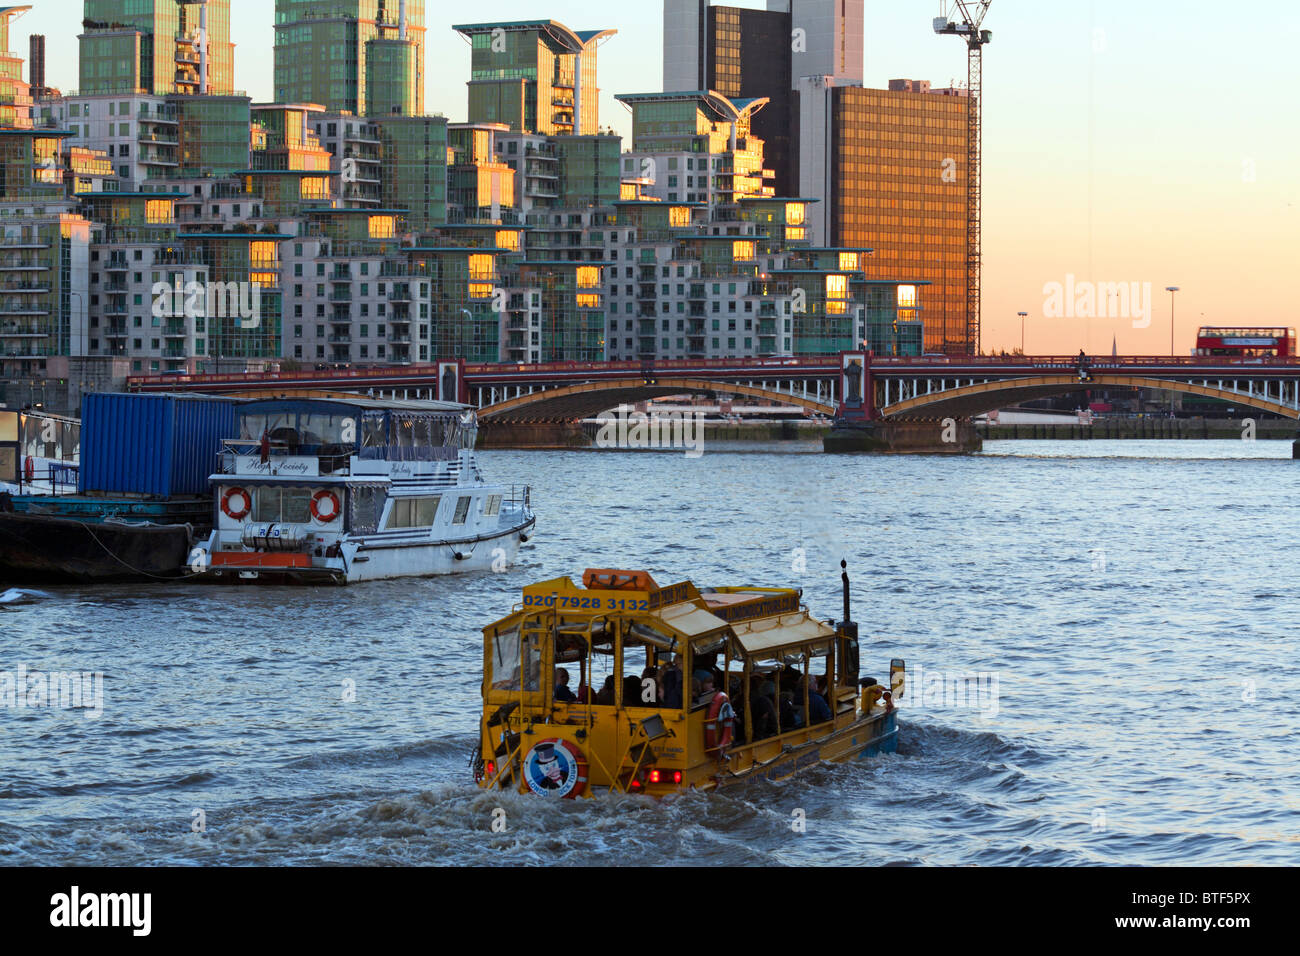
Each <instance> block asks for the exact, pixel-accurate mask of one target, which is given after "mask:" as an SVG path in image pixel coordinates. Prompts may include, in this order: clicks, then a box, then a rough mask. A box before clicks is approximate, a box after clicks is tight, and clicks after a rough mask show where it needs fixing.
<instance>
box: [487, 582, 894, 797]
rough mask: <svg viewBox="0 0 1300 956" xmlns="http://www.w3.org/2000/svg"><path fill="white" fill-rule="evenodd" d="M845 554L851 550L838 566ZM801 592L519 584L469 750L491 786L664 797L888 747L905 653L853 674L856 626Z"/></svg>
mask: <svg viewBox="0 0 1300 956" xmlns="http://www.w3.org/2000/svg"><path fill="white" fill-rule="evenodd" d="M841 566H843V562H841ZM841 577H842V580H843V585H844V620H843V621H841V622H840V623H839V624H834V623H828V622H823V621H819V620H818V619H817V618H815V617H813V616H812V615H811V614H810V613H809V612H808V609H807V608H806V607H804V606H803V605H802V604H801V597H802V592H801V591H799V590H795V589H791V588H753V587H745V588H716V589H703V590H702V589H699V588H696V587H695V585H693V584H692V583H691V582H689V581H683V582H681V583H680V584H673V585H669V586H667V587H660V586H659V585H658V584H656V583H655V582H654V581H653V580H652V579H651V577H650V575H648V574H647V573H645V572H644V571H606V570H588V571H586V572H585V573H584V574H583V576H582V586H579V585H577V584H575V583H574V582H573V581H572V580H570V579H569V578H567V577H561V578H556V579H554V580H551V581H543V582H541V583H540V584H533V585H530V586H528V587H526V588H524V593H523V601H522V603H521V604H519V605H517V606H516V607H515V608H514V610H513V611H512V612H511V613H510V614H509V615H508V616H507V617H504V618H502V619H501V620H499V621H497V622H496V623H494V624H492V625H490V626H488V627H486V628H484V631H483V636H484V642H483V650H484V653H483V715H482V718H481V721H480V728H479V730H480V734H479V737H480V739H479V745H478V747H477V748H476V749H475V752H474V754H473V756H472V761H471V762H472V766H473V769H474V778H475V780H476V781H477V782H478V784H479V785H480V786H482V787H486V788H501V789H505V788H514V789H516V790H518V791H519V792H521V793H526V792H528V791H532V792H533V793H537V794H541V795H544V796H553V797H569V798H572V797H577V796H581V795H590V794H591V793H592V791H593V790H594V789H596V788H608V789H610V790H614V791H619V792H625V793H649V794H655V795H660V794H665V793H671V792H674V791H678V790H684V789H689V788H696V789H706V790H707V789H712V788H714V787H723V786H728V785H731V784H736V783H740V782H742V781H744V780H750V779H753V778H756V777H764V778H769V779H780V778H783V777H789V776H791V775H793V774H795V773H798V772H799V771H801V770H805V769H808V768H810V767H814V766H816V765H817V764H818V763H820V762H821V761H840V760H848V759H851V758H858V757H870V756H874V755H876V754H879V753H892V752H893V751H894V750H895V749H896V748H897V742H898V725H897V710H896V709H895V704H894V700H895V699H896V698H899V697H901V695H902V693H903V683H904V665H903V662H902V661H901V660H894V661H892V662H891V663H890V667H889V683H888V686H886V685H883V684H880V683H878V682H877V681H876V680H875V679H874V678H866V679H860V678H859V676H858V628H857V625H856V624H854V623H853V622H852V620H851V619H850V614H849V579H848V573H847V572H844V573H843V574H842V575H841Z"/></svg>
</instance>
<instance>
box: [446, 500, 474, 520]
mask: <svg viewBox="0 0 1300 956" xmlns="http://www.w3.org/2000/svg"><path fill="white" fill-rule="evenodd" d="M470 500H471V499H470V497H469V496H468V495H466V496H465V497H464V498H457V499H456V514H455V516H454V517H453V518H452V519H451V523H452V524H464V523H465V516H466V515H467V514H469V503H470Z"/></svg>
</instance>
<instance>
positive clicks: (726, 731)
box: [704, 693, 736, 753]
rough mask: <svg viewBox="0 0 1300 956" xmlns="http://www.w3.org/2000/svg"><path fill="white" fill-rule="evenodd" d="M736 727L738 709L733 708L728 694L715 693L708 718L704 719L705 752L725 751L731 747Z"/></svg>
mask: <svg viewBox="0 0 1300 956" xmlns="http://www.w3.org/2000/svg"><path fill="white" fill-rule="evenodd" d="M735 729H736V711H735V710H734V709H733V708H732V706H731V701H729V700H728V699H727V695H726V694H723V693H717V694H714V695H713V702H712V703H710V704H709V716H708V719H707V720H705V721H704V751H705V753H712V752H713V751H715V750H717V751H723V750H726V749H727V748H728V747H730V746H731V738H732V737H733V736H734V735H735Z"/></svg>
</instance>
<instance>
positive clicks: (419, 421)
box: [234, 398, 477, 461]
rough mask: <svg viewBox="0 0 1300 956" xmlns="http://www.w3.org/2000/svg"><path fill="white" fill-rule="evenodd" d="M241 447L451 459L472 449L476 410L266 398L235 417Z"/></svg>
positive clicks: (454, 406)
mask: <svg viewBox="0 0 1300 956" xmlns="http://www.w3.org/2000/svg"><path fill="white" fill-rule="evenodd" d="M235 414H236V416H237V417H238V421H239V429H238V435H236V436H234V437H236V438H238V439H239V440H240V441H243V442H255V441H259V440H261V439H262V438H263V437H265V438H266V439H268V440H269V441H271V442H272V443H275V445H276V448H277V449H278V448H280V447H283V449H284V450H286V451H287V452H288V453H289V454H291V455H317V454H324V453H327V452H328V453H331V454H355V455H359V456H360V457H361V458H367V459H388V460H392V461H408V460H410V461H418V460H438V459H453V458H455V457H456V455H457V451H458V450H459V449H461V448H473V446H474V434H475V431H476V428H477V423H476V415H475V412H474V409H473V408H471V407H470V406H468V405H461V404H459V403H456V402H437V401H403V400H397V399H389V400H377V399H368V398H356V399H310V398H267V399H259V400H256V401H251V402H247V403H246V404H244V405H241V406H239V408H238V409H236V412H235Z"/></svg>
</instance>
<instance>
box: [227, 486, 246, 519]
mask: <svg viewBox="0 0 1300 956" xmlns="http://www.w3.org/2000/svg"><path fill="white" fill-rule="evenodd" d="M252 509H253V496H252V495H251V494H249V493H248V492H247V491H245V490H244V489H243V488H239V487H234V488H227V489H226V493H225V494H224V495H222V496H221V510H222V512H224V513H225V515H226V517H227V518H229V519H231V520H232V521H243V520H244V518H246V517H247V516H248V512H250V511H251V510H252Z"/></svg>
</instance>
